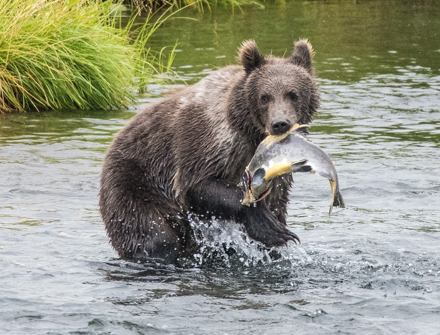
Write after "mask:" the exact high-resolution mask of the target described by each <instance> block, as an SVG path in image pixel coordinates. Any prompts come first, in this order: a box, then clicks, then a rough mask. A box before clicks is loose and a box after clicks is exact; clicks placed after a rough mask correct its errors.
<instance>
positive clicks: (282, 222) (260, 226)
mask: <svg viewBox="0 0 440 335" xmlns="http://www.w3.org/2000/svg"><path fill="white" fill-rule="evenodd" d="M312 53H313V51H312V48H311V45H310V44H309V43H308V42H307V41H306V40H301V41H298V42H296V43H295V47H294V51H293V53H292V55H291V56H290V57H289V58H287V59H283V58H275V57H263V56H262V55H261V54H260V53H259V51H258V47H257V45H256V43H255V42H254V41H247V42H244V43H243V45H242V46H241V48H240V51H239V57H240V60H241V63H242V66H238V65H237V66H228V67H225V68H222V69H220V70H217V71H215V72H214V73H212V74H210V75H209V76H207V77H205V78H204V79H202V80H201V81H200V82H198V83H197V84H195V85H193V86H188V87H185V88H183V89H179V90H177V91H175V92H173V93H171V94H170V95H167V96H166V97H165V98H164V99H163V100H161V101H159V102H157V103H155V104H152V105H150V106H148V107H147V108H146V109H145V110H144V111H143V112H141V113H140V114H138V115H136V116H135V117H134V118H133V119H132V120H131V121H130V122H129V124H128V125H127V126H126V127H125V128H124V129H122V130H121V131H120V133H119V134H118V135H117V136H116V138H115V139H114V141H113V143H112V144H111V146H110V149H109V151H108V153H107V156H106V158H105V162H104V166H103V171H102V175H101V191H100V201H99V205H100V211H101V215H102V218H103V220H104V223H105V227H106V230H107V233H108V236H109V238H110V242H111V244H112V246H113V247H114V248H115V249H116V251H117V252H118V253H119V255H120V256H121V257H123V258H127V259H145V258H146V257H158V258H161V259H163V260H165V261H167V262H174V261H175V260H176V258H177V257H179V256H186V255H190V254H191V253H193V252H194V251H195V250H196V249H197V246H196V244H195V241H194V238H193V233H192V230H191V227H190V225H189V215H192V214H194V213H195V214H197V215H204V216H205V217H211V216H216V217H217V218H221V219H233V220H235V221H237V222H241V223H243V224H244V226H245V229H246V231H247V232H248V234H249V235H250V236H251V237H252V238H254V239H256V240H259V241H261V242H263V243H265V244H266V245H267V246H280V245H283V244H285V243H287V241H289V240H294V237H292V236H293V235H294V234H293V233H291V232H289V231H288V229H287V227H286V206H287V202H288V192H289V188H290V185H291V182H292V179H291V177H284V178H278V179H277V180H276V181H275V183H274V190H273V191H272V193H271V194H270V195H269V196H268V197H267V198H266V199H265V201H261V204H260V205H259V207H258V208H255V209H254V208H250V209H249V208H242V207H245V206H241V205H240V204H239V200H240V199H241V197H242V192H241V190H240V189H239V188H238V187H237V184H238V183H239V181H240V177H241V176H242V174H243V172H244V170H245V167H246V166H247V164H248V163H249V161H250V159H251V158H252V156H253V154H254V152H255V150H256V147H257V146H258V144H259V143H260V142H261V141H262V140H263V139H264V138H265V136H267V133H268V132H270V122H271V118H273V117H274V115H281V114H282V115H285V116H286V117H288V118H289V120H290V119H291V122H294V123H310V122H311V121H312V117H313V115H314V114H315V112H316V110H317V108H318V106H319V94H318V91H317V87H316V84H315V80H314V76H313V69H312V66H311V58H312ZM291 91H294V92H295V94H297V100H292V99H290V100H289V98H288V93H289V92H291ZM262 94H266V95H268V96H271V98H270V99H269V102H268V103H264V104H263V103H262V102H261V101H262V99H261V96H262ZM289 94H290V93H289ZM289 96H290V97H291V94H290V95H289ZM237 202H238V204H237ZM260 222H261V223H260Z"/></svg>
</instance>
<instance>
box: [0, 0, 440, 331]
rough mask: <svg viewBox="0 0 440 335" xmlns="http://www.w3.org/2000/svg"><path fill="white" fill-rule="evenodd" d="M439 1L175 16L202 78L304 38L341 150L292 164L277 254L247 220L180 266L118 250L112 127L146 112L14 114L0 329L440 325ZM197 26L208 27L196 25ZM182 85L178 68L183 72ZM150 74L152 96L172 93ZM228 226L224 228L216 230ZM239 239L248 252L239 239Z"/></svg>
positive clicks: (318, 130)
mask: <svg viewBox="0 0 440 335" xmlns="http://www.w3.org/2000/svg"><path fill="white" fill-rule="evenodd" d="M439 11H440V8H439V7H438V6H437V5H436V4H435V1H429V0H425V1H416V0H413V1H325V2H324V1H305V2H299V1H293V2H286V3H284V4H279V5H276V6H266V8H265V9H264V10H262V9H259V8H258V7H251V8H246V10H245V14H241V13H239V12H237V11H236V12H235V14H234V15H233V16H231V15H230V13H229V12H227V11H222V10H218V11H216V12H213V13H206V14H205V15H200V14H197V13H192V12H191V11H188V12H184V14H185V15H193V16H194V17H196V18H198V19H199V20H200V21H201V22H194V21H189V20H175V21H169V22H167V24H166V26H165V27H164V29H162V30H160V31H159V34H157V35H155V36H154V37H153V38H154V40H153V44H155V45H157V46H159V45H162V44H163V41H165V40H166V41H170V43H169V44H170V45H172V44H173V43H174V41H175V40H176V39H178V40H179V42H180V44H179V48H180V50H181V51H180V52H179V54H178V57H177V58H176V63H175V66H176V68H175V70H176V71H177V72H178V74H179V76H180V78H182V79H184V80H186V81H187V82H194V81H196V80H199V79H200V78H201V77H203V76H205V75H206V74H207V73H209V71H212V70H213V69H214V68H215V67H219V66H224V65H226V64H229V63H233V62H235V60H234V59H235V53H236V50H237V46H238V45H239V44H240V43H241V41H242V40H244V39H249V38H255V39H256V40H257V43H258V44H259V46H260V49H261V50H262V52H264V53H269V52H272V53H273V54H275V55H277V56H281V55H283V54H284V53H285V52H290V51H291V50H290V46H291V45H292V42H293V40H294V39H297V38H299V37H308V38H309V39H310V40H311V42H312V44H313V45H314V48H315V50H316V52H317V55H316V58H315V60H316V67H317V77H318V80H319V84H320V89H321V92H322V98H323V101H322V108H321V109H320V113H319V115H318V117H317V119H316V121H315V123H314V124H313V127H312V128H311V134H310V138H311V139H312V140H313V141H314V142H315V143H316V144H318V145H319V146H321V147H322V148H323V149H324V150H325V151H326V152H327V153H329V154H330V155H331V156H332V158H333V160H334V161H335V163H336V166H337V169H338V173H339V176H340V182H341V186H342V187H341V188H342V194H343V196H344V200H345V201H346V204H347V208H346V209H339V208H335V209H334V211H333V213H332V216H331V217H329V216H328V204H329V202H330V195H329V192H328V183H327V182H326V181H325V180H324V179H322V178H318V177H316V175H308V174H301V175H298V176H294V177H295V178H294V179H295V184H294V189H293V191H292V195H291V203H290V208H289V219H288V222H289V226H290V228H291V229H292V230H293V231H295V232H296V233H297V234H298V235H299V236H300V238H301V241H302V244H301V245H299V246H295V245H289V246H288V247H286V248H283V249H281V250H279V252H278V253H277V254H274V253H271V252H268V251H267V250H265V249H264V248H261V246H259V245H258V243H249V241H246V240H245V237H244V236H243V234H242V232H241V231H240V229H239V227H238V226H236V225H234V226H228V227H226V228H225V227H222V226H221V225H220V224H218V223H213V224H212V225H211V226H210V227H208V226H207V225H206V226H205V225H204V226H201V227H200V234H201V235H200V238H202V239H204V241H205V246H206V248H205V249H206V250H205V251H206V252H205V253H201V254H200V255H198V257H196V261H195V263H192V264H184V266H182V267H175V266H169V265H162V264H156V263H155V262H154V261H151V262H150V263H146V264H136V263H129V262H125V261H121V260H119V259H117V258H115V257H116V254H115V252H114V251H113V250H112V249H111V248H110V246H109V244H108V239H107V237H106V235H105V232H104V227H103V224H102V222H101V219H100V217H99V212H98V206H97V202H98V199H97V196H98V192H99V173H100V170H101V166H102V160H103V157H104V153H105V151H106V149H107V148H108V146H109V144H110V141H111V139H112V136H113V135H114V134H115V132H116V131H118V130H119V129H120V128H121V127H123V125H124V124H125V123H126V122H127V121H128V119H129V118H131V117H132V116H133V115H135V113H136V112H137V109H135V108H133V109H132V110H129V111H111V112H99V111H91V112H76V111H75V112H52V113H28V114H14V115H0V176H1V177H0V229H1V234H0V236H1V237H0V265H1V269H2V271H1V273H0V282H1V285H0V302H1V305H2V315H1V317H0V328H1V329H2V330H3V331H4V332H5V333H8V334H28V333H29V334H30V333H31V334H68V333H72V334H225V333H226V334H249V333H256V334H274V333H277V334H292V333H299V334H333V333H347V334H435V333H437V332H438V320H439V316H440V303H439V301H440V256H439V247H438V245H439V232H440V219H439V218H440V170H439V168H438V167H439V166H440V155H439V150H440V148H439V146H440V117H439V115H440V114H439V107H438V106H440V92H439V91H440V73H439V72H440V71H439V69H440V61H439V59H440V52H439V50H440V46H439V44H438V35H437V34H438V33H437V32H440V15H439ZM194 27H197V29H198V30H197V31H198V33H197V34H195V33H194V29H195V28H194ZM177 84H179V85H180V84H181V83H180V82H179V81H177ZM162 92H163V90H162V89H161V88H159V87H156V86H153V87H150V93H151V95H149V96H144V97H141V98H142V103H141V104H140V106H139V107H138V109H141V108H142V107H143V106H144V105H145V104H148V103H151V102H153V101H155V100H157V99H158V97H159V96H160V95H161V94H162ZM219 240H221V242H222V243H219ZM231 248H232V249H234V250H235V252H232V251H231Z"/></svg>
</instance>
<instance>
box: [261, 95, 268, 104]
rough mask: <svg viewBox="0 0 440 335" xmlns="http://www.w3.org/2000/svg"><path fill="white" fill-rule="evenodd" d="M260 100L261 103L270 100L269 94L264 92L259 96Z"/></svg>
mask: <svg viewBox="0 0 440 335" xmlns="http://www.w3.org/2000/svg"><path fill="white" fill-rule="evenodd" d="M260 99H261V102H262V103H263V104H267V103H268V102H269V101H270V95H269V94H264V95H262V96H261V98H260Z"/></svg>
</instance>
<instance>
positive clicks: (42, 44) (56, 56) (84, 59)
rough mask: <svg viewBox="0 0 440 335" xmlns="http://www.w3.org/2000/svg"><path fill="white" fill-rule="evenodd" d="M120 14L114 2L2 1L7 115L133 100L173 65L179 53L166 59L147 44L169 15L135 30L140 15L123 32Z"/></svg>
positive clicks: (0, 97) (0, 82) (0, 80)
mask: <svg viewBox="0 0 440 335" xmlns="http://www.w3.org/2000/svg"><path fill="white" fill-rule="evenodd" d="M116 12H117V11H115V4H112V2H111V1H99V0H94V1H87V0H68V1H66V0H0V112H9V111H15V110H19V111H23V110H24V111H27V110H32V109H37V110H43V109H106V108H112V107H116V108H119V107H121V106H128V105H129V104H130V103H133V102H134V101H135V98H134V96H135V91H136V90H137V89H142V88H143V87H145V86H146V85H147V84H148V82H149V81H150V79H151V77H152V76H153V75H154V74H156V73H158V72H160V71H163V70H165V71H166V70H167V69H166V68H165V69H164V68H162V66H163V64H165V67H167V68H168V69H169V67H170V65H171V62H172V59H173V52H171V53H170V55H169V58H168V59H167V60H166V61H165V62H164V57H163V51H162V52H158V53H154V52H152V51H151V50H149V49H148V47H147V42H148V39H149V37H150V36H151V34H153V33H154V31H155V30H156V29H157V28H158V27H159V26H160V25H161V24H162V23H163V21H164V20H165V19H166V16H167V15H168V14H167V12H165V13H163V14H162V16H160V17H159V18H155V20H154V22H153V20H149V19H148V18H147V21H146V23H145V24H144V25H143V26H142V27H140V28H139V29H138V30H137V31H136V32H135V33H133V30H134V28H135V27H134V17H132V18H131V19H129V20H128V23H127V22H125V23H124V28H121V26H122V22H121V18H120V17H118V16H117V14H115V13H116ZM150 15H151V14H150ZM149 22H150V23H149ZM151 22H153V23H151ZM132 36H135V37H133V38H132Z"/></svg>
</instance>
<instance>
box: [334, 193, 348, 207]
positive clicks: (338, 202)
mask: <svg viewBox="0 0 440 335" xmlns="http://www.w3.org/2000/svg"><path fill="white" fill-rule="evenodd" d="M333 206H336V207H341V208H345V203H344V199H342V194H341V192H339V190H338V191H337V192H336V194H335V199H334V200H333Z"/></svg>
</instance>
